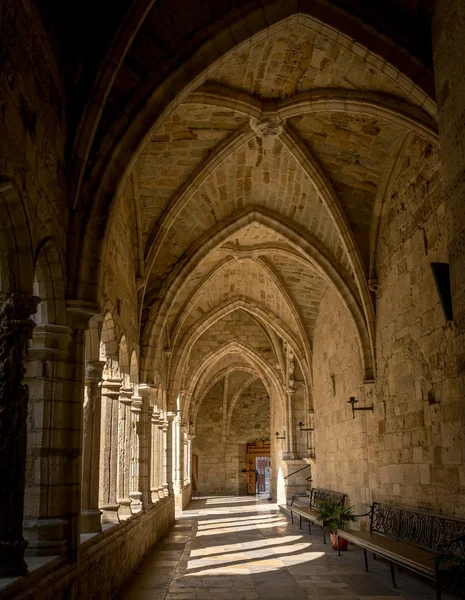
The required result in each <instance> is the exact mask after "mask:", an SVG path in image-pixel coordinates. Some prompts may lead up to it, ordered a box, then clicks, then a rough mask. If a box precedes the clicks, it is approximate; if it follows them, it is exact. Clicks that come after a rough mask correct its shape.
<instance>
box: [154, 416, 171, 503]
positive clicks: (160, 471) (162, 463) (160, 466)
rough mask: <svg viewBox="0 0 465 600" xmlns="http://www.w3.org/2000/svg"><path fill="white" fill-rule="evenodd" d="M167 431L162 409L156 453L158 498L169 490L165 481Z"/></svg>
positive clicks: (159, 418)
mask: <svg viewBox="0 0 465 600" xmlns="http://www.w3.org/2000/svg"><path fill="white" fill-rule="evenodd" d="M166 433H167V424H166V422H165V418H164V416H163V411H162V410H161V411H160V412H159V413H158V446H157V454H156V468H157V484H158V498H159V499H162V498H164V497H165V495H167V494H166V493H165V492H166V491H167V486H168V484H167V483H166V487H165V485H164V482H166Z"/></svg>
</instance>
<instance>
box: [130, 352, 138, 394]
mask: <svg viewBox="0 0 465 600" xmlns="http://www.w3.org/2000/svg"><path fill="white" fill-rule="evenodd" d="M129 374H130V378H131V383H132V385H133V386H136V385H138V384H139V361H138V360H137V354H136V351H135V350H133V351H132V353H131V362H130V365H129Z"/></svg>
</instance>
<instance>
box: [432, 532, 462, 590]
mask: <svg viewBox="0 0 465 600" xmlns="http://www.w3.org/2000/svg"><path fill="white" fill-rule="evenodd" d="M463 539H464V538H463V537H462V538H459V539H458V540H452V544H453V543H454V542H456V541H463ZM447 546H448V544H445V545H444V547H443V548H441V547H440V548H439V551H440V553H439V554H438V556H436V558H435V560H434V566H435V568H436V582H437V584H436V585H438V584H439V585H440V587H442V588H443V589H445V590H447V591H448V592H450V593H452V594H455V595H456V596H457V597H458V598H465V556H463V554H454V553H453V552H452V551H451V550H450V549H447ZM456 550H458V549H457V548H456ZM462 553H463V548H462ZM439 580H440V583H439Z"/></svg>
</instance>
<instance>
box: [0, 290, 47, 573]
mask: <svg viewBox="0 0 465 600" xmlns="http://www.w3.org/2000/svg"><path fill="white" fill-rule="evenodd" d="M37 300H38V299H36V298H34V297H31V296H28V295H25V294H10V293H5V292H1V293H0V498H1V501H0V576H13V575H25V574H26V573H27V566H26V563H25V562H24V550H25V548H26V542H25V540H24V538H23V509H24V481H25V467H26V415H27V402H28V388H27V386H25V385H23V382H22V381H23V376H24V366H23V360H24V356H25V354H26V349H27V340H28V339H29V338H30V337H31V334H32V329H33V327H34V322H33V321H32V320H31V319H30V318H29V317H30V315H31V314H33V313H35V311H36V308H37Z"/></svg>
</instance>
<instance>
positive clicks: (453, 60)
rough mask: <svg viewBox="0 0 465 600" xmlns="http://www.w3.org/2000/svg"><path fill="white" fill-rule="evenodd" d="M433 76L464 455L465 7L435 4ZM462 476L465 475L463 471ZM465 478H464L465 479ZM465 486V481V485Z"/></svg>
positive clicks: (440, 0)
mask: <svg viewBox="0 0 465 600" xmlns="http://www.w3.org/2000/svg"><path fill="white" fill-rule="evenodd" d="M432 31H433V58H434V76H435V84H436V99H437V105H438V121H439V149H440V156H441V175H442V179H443V189H444V192H445V194H444V196H445V207H446V218H447V240H448V254H449V265H450V277H451V291H452V306H453V316H454V324H455V336H456V348H457V375H458V381H459V390H460V391H459V395H460V397H461V398H462V402H461V411H462V414H461V417H462V418H461V421H462V442H461V444H462V456H464V454H465V448H464V445H465V441H464V440H465V402H464V401H463V398H465V86H464V84H463V82H464V81H465V63H464V60H463V53H464V40H465V4H464V3H463V2H462V1H461V0H447V1H446V0H436V2H435V14H434V18H433V21H432ZM462 476H463V473H462ZM464 479H465V476H464ZM461 484H462V485H464V481H462V482H461Z"/></svg>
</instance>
